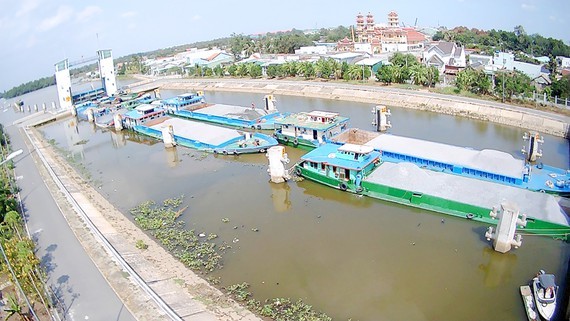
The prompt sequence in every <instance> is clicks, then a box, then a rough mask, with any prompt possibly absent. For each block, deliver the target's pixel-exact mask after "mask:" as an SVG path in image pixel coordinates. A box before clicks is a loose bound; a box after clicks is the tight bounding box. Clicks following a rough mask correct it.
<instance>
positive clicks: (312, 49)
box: [295, 46, 328, 55]
mask: <svg viewBox="0 0 570 321" xmlns="http://www.w3.org/2000/svg"><path fill="white" fill-rule="evenodd" d="M327 50H328V48H327V47H326V46H308V47H301V48H299V49H296V50H295V54H296V55H313V54H316V55H325V54H326V53H327Z"/></svg>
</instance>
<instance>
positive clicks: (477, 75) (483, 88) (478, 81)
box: [455, 68, 491, 95]
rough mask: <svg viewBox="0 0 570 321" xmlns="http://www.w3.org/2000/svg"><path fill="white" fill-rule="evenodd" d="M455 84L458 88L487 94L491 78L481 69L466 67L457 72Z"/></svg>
mask: <svg viewBox="0 0 570 321" xmlns="http://www.w3.org/2000/svg"><path fill="white" fill-rule="evenodd" d="M455 85H456V86H457V88H458V89H460V90H466V91H470V92H472V93H474V94H479V95H487V94H489V93H490V90H491V80H490V79H489V76H487V74H485V72H484V71H483V70H475V69H473V68H466V69H464V70H462V71H460V72H459V73H458V74H457V78H456V79H455Z"/></svg>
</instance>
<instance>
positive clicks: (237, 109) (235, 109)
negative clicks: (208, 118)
mask: <svg viewBox="0 0 570 321" xmlns="http://www.w3.org/2000/svg"><path fill="white" fill-rule="evenodd" d="M193 112H194V113H195V114H206V115H214V116H221V117H227V118H231V119H244V120H256V119H259V118H261V117H263V116H265V115H267V112H265V110H264V109H263V108H251V107H243V106H235V105H225V104H213V105H210V106H207V107H204V108H200V109H197V110H194V111H193Z"/></svg>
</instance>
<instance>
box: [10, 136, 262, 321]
mask: <svg viewBox="0 0 570 321" xmlns="http://www.w3.org/2000/svg"><path fill="white" fill-rule="evenodd" d="M21 131H22V135H24V137H26V138H29V140H28V141H27V144H28V146H29V149H30V150H35V151H36V153H33V154H32V155H33V157H35V159H36V163H37V164H38V168H39V169H40V172H41V174H42V177H43V179H44V182H45V183H46V185H47V186H48V188H49V189H50V191H51V193H52V196H53V198H54V200H55V201H56V202H57V203H58V206H59V207H60V209H61V212H62V214H63V215H64V216H65V219H66V220H67V222H68V224H69V226H70V227H71V228H72V230H73V232H74V234H75V235H76V237H77V238H78V239H79V240H80V242H81V243H82V245H83V247H84V248H85V250H86V251H87V252H88V253H89V256H90V257H91V258H92V260H93V262H94V263H95V265H97V267H98V269H99V270H100V271H101V273H102V275H103V276H104V277H105V279H106V280H107V281H108V282H109V284H110V285H111V287H112V288H113V289H114V291H115V292H116V293H117V295H118V296H119V297H120V298H121V300H122V301H123V302H124V304H125V306H126V308H127V309H128V310H129V311H130V312H131V313H132V314H133V315H134V316H135V317H136V318H137V319H138V320H206V321H210V320H212V321H214V320H224V321H236V320H251V321H254V320H260V319H259V318H258V317H256V316H255V315H254V314H252V313H251V312H249V311H248V310H247V309H245V308H243V307H241V306H239V305H238V304H237V303H236V302H235V301H233V300H232V299H229V298H228V297H227V296H225V295H224V294H223V293H222V292H221V291H219V290H218V289H216V288H215V287H213V286H211V285H209V284H208V283H207V282H206V281H205V280H203V279H202V278H201V277H200V276H199V275H197V274H195V273H194V272H192V271H191V270H189V269H188V268H186V267H185V266H184V265H183V264H182V263H180V262H179V261H178V260H177V259H176V258H174V257H173V256H172V255H171V254H170V253H168V252H167V251H166V250H165V249H163V248H162V247H161V246H160V245H158V244H157V243H156V242H154V240H153V239H151V238H150V237H149V236H147V235H146V234H145V233H144V232H143V231H141V230H140V229H139V228H138V227H136V226H135V225H134V224H133V223H132V222H131V221H130V220H128V219H127V218H126V217H125V215H123V214H122V213H121V212H119V211H118V210H117V209H116V208H115V207H114V206H113V205H112V204H110V203H109V202H108V201H107V200H106V199H105V198H104V197H103V196H102V195H101V194H100V193H99V192H98V191H97V190H95V189H94V188H93V187H91V186H90V185H89V184H88V182H86V181H85V180H84V179H83V178H81V176H80V175H79V174H78V173H77V172H76V171H75V169H74V168H73V167H72V166H70V165H69V164H68V162H67V161H66V160H65V159H63V157H62V156H61V155H60V154H59V153H58V152H57V151H55V149H54V148H53V147H52V146H51V145H49V144H48V143H47V142H46V141H45V140H44V139H43V138H42V136H41V134H40V133H39V132H38V131H37V130H36V129H34V128H31V129H23V128H22V129H21ZM26 132H27V133H26ZM48 164H49V165H48ZM101 236H102V237H101ZM141 241H142V242H143V243H144V244H146V245H148V248H146V249H139V248H137V246H136V244H137V242H141ZM115 252H116V253H115ZM117 254H118V256H117ZM133 271H134V273H132V272H133ZM135 274H136V275H135ZM139 277H140V278H141V279H142V281H143V282H144V286H141V285H140V284H139V283H138V282H137V279H138V278H139ZM172 312H174V314H171V313H172ZM172 315H177V316H178V317H179V318H176V317H172Z"/></svg>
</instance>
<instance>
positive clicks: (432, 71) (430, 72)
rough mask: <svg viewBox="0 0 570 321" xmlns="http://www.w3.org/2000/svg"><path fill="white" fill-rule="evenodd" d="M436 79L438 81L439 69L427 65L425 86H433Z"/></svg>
mask: <svg viewBox="0 0 570 321" xmlns="http://www.w3.org/2000/svg"><path fill="white" fill-rule="evenodd" d="M438 81H439V70H438V69H437V68H436V67H435V66H430V67H428V68H427V73H426V82H427V86H428V87H431V86H434V87H435V84H436V83H437V82H438Z"/></svg>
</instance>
